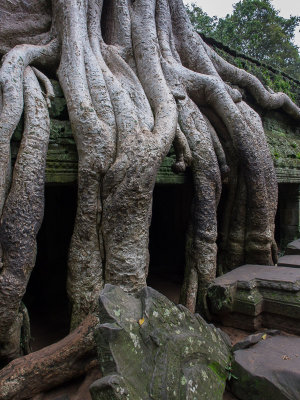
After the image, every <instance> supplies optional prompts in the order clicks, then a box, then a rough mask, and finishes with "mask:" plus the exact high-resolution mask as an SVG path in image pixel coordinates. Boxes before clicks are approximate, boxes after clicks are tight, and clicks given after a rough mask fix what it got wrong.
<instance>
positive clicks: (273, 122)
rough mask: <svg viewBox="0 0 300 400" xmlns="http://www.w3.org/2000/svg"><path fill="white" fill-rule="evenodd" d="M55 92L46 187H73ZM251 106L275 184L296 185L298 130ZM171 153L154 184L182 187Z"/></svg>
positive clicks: (72, 163) (73, 158)
mask: <svg viewBox="0 0 300 400" xmlns="http://www.w3.org/2000/svg"><path fill="white" fill-rule="evenodd" d="M52 83H53V85H54V88H55V95H56V97H55V99H54V100H53V101H52V107H51V109H50V117H51V133H50V142H49V149H48V156H47V167H46V182H47V183H64V184H67V183H74V182H76V179H77V150H76V145H75V142H74V138H73V135H72V130H71V125H70V122H69V120H68V111H67V106H66V101H65V99H64V97H63V93H62V91H61V89H60V87H59V84H58V82H57V81H52ZM247 101H249V102H250V103H253V104H252V106H254V107H255V108H256V109H257V111H258V112H259V113H260V114H261V117H262V120H263V123H264V127H265V132H266V135H267V140H268V143H269V145H270V149H271V153H272V156H273V159H274V163H275V166H276V171H277V177H278V181H279V182H282V183H300V127H299V126H297V125H296V124H295V123H294V122H293V121H292V120H291V118H289V117H288V116H286V115H284V113H282V112H279V111H267V112H266V111H263V110H261V109H259V108H257V106H256V105H255V103H254V102H253V99H251V98H250V99H248V100H247ZM22 123H23V122H22V121H21V122H20V124H19V126H18V127H17V129H16V131H15V134H14V136H13V138H12V141H13V143H12V144H13V145H12V156H13V159H14V158H15V157H16V154H17V149H18V143H19V141H20V139H21V134H22V129H23V126H22ZM174 158H175V155H174V152H173V151H172V149H171V151H170V153H169V154H168V156H167V157H166V158H165V160H164V162H163V164H162V166H161V168H160V170H159V173H158V176H157V183H158V184H182V183H184V181H185V175H184V174H179V175H176V174H174V173H173V172H172V170H171V166H172V164H173V162H174Z"/></svg>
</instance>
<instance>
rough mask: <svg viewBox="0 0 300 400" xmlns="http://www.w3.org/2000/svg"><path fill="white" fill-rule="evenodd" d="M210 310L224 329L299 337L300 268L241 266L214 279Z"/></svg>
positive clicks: (210, 290) (209, 292)
mask: <svg viewBox="0 0 300 400" xmlns="http://www.w3.org/2000/svg"><path fill="white" fill-rule="evenodd" d="M208 299H209V303H210V309H211V312H212V314H213V316H214V317H215V319H217V320H219V321H221V322H222V324H223V325H225V326H232V327H236V328H240V329H245V330H252V331H253V330H258V329H260V328H262V327H265V328H272V329H281V330H283V331H287V332H291V333H296V334H300V269H298V268H288V267H285V268H278V267H274V266H262V265H244V266H242V267H239V268H236V269H235V270H233V271H231V272H229V273H227V274H225V275H223V276H221V277H219V278H217V279H215V281H214V283H213V284H212V285H211V286H210V288H209V290H208Z"/></svg>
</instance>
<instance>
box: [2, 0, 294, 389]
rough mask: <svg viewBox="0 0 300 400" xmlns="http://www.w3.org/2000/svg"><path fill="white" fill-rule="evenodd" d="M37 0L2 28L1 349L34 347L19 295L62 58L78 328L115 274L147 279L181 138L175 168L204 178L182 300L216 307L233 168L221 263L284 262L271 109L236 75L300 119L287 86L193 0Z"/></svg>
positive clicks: (125, 283) (116, 279) (30, 252)
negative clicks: (231, 51)
mask: <svg viewBox="0 0 300 400" xmlns="http://www.w3.org/2000/svg"><path fill="white" fill-rule="evenodd" d="M27 3H28V4H27ZM27 3H26V4H27V5H25V3H24V4H23V3H22V4H20V5H13V3H11V2H7V4H6V5H5V6H0V7H3V8H5V12H7V13H8V15H13V13H18V15H19V14H20V15H23V18H24V20H26V24H25V25H24V30H23V31H22V30H21V31H20V29H19V28H18V29H17V26H16V34H15V38H14V39H12V38H11V35H9V33H7V34H5V31H3V32H2V33H1V32H0V52H1V54H3V57H2V66H1V69H0V83H1V92H0V110H1V115H0V171H1V173H0V212H1V225H0V245H1V248H0V251H1V253H0V257H1V265H0V316H1V326H0V358H1V360H2V363H5V362H7V361H9V360H10V359H13V358H15V357H16V356H18V355H20V354H21V353H22V349H21V347H20V342H21V340H20V335H21V326H22V321H23V316H22V315H23V314H22V313H21V310H22V309H24V307H23V306H22V305H21V304H22V303H21V300H22V297H23V295H24V292H25V290H26V285H27V282H28V279H29V276H30V272H31V270H32V268H33V266H34V263H35V253H36V241H35V240H36V235H37V232H38V230H39V227H40V224H41V222H42V218H43V188H44V170H45V160H46V154H47V143H48V138H49V116H48V112H47V104H49V99H51V96H52V95H53V92H52V89H51V85H50V83H49V80H48V78H47V74H49V73H50V74H53V73H54V71H57V75H58V78H59V81H60V84H61V87H62V89H63V92H64V95H65V98H66V101H67V105H68V112H69V117H70V121H71V125H72V131H73V134H74V137H75V141H76V145H77V150H78V158H79V161H78V208H77V215H76V221H75V227H74V232H73V237H72V242H71V248H70V254H69V274H68V294H69V298H70V301H71V305H72V323H71V328H72V329H75V328H76V327H77V326H79V325H80V324H81V323H82V321H84V320H85V318H86V316H87V315H89V314H94V313H95V312H96V310H97V297H98V294H99V291H100V290H101V288H102V287H103V285H104V283H105V282H109V283H112V284H115V285H119V286H121V287H122V288H123V289H125V290H126V291H128V292H135V291H138V290H139V289H141V288H142V287H144V286H145V285H146V277H147V271H148V264H149V254H148V241H149V225H150V221H151V210H152V193H153V188H154V184H155V179H156V174H157V171H158V168H159V166H160V164H161V162H162V160H163V159H164V157H165V156H166V154H167V153H168V151H169V149H170V147H171V145H172V143H174V148H175V151H176V158H177V159H176V163H175V165H174V169H175V170H177V171H184V170H185V168H186V167H187V166H189V167H190V168H191V171H192V175H193V185H194V198H193V203H192V208H191V213H190V224H189V229H188V232H187V260H186V271H185V280H184V284H183V288H182V296H181V297H182V301H183V303H184V304H186V305H187V306H188V308H189V309H190V310H191V311H194V310H195V308H196V307H197V308H198V309H199V310H200V311H201V312H202V313H204V314H205V312H207V306H206V301H205V298H206V289H207V287H208V285H209V284H210V282H211V281H212V280H213V279H214V277H215V276H216V258H217V246H216V239H217V235H218V230H217V206H218V202H219V199H220V195H221V190H222V179H224V177H226V176H229V193H230V194H229V196H228V203H227V205H226V207H225V209H226V213H225V216H224V218H223V220H224V223H223V229H222V233H221V239H222V243H221V248H222V249H223V251H222V268H223V269H224V270H225V269H231V268H233V267H235V266H238V265H241V264H243V263H245V262H247V263H257V264H272V263H274V262H275V261H276V244H275V241H274V218H275V212H276V208H277V183H276V176H275V171H274V167H273V163H272V160H271V156H270V154H269V150H268V146H267V143H266V138H265V135H264V131H263V127H262V123H261V120H260V117H259V116H258V115H257V114H256V113H255V112H254V111H253V110H252V109H251V108H250V107H249V106H248V105H247V104H246V103H245V102H244V101H243V99H242V95H241V93H240V92H239V90H237V89H233V88H232V87H231V86H232V85H237V86H239V87H242V88H243V89H245V90H248V91H249V92H250V93H252V95H253V96H254V97H255V99H256V101H257V102H258V103H259V104H260V105H261V106H263V107H266V108H270V109H275V108H280V107H281V108H282V109H283V110H284V111H285V112H287V113H288V114H290V115H291V116H292V117H293V118H295V119H297V120H300V110H299V108H297V106H295V104H293V103H292V101H291V100H290V99H289V98H288V97H287V96H286V95H284V94H283V93H279V94H270V93H269V92H268V91H267V90H266V89H265V88H264V87H263V86H262V84H261V83H260V82H259V81H258V80H257V79H256V78H254V77H253V76H251V75H250V74H248V73H246V72H244V71H242V70H240V69H238V68H236V67H234V66H232V65H230V64H228V63H227V62H225V61H224V60H223V59H222V58H220V57H219V56H218V55H216V54H215V53H214V52H213V50H212V49H211V48H210V47H209V46H207V45H206V44H205V43H204V42H203V41H202V39H201V37H200V36H199V35H198V34H197V33H196V32H195V31H194V30H193V28H192V25H191V23H190V21H189V19H188V17H187V14H186V12H185V8H184V5H183V3H182V1H181V0H110V1H108V0H52V9H51V11H50V9H49V6H48V5H47V4H48V3H47V2H43V1H42V2H38V1H37V0H30V1H29V2H27ZM44 3H45V4H44ZM10 4H11V5H10ZM34 10H38V11H39V10H40V11H39V12H40V13H41V15H42V16H43V17H42V18H41V19H40V20H38V19H37V18H35V15H36V14H35V11H34ZM50 20H51V21H52V23H51V27H50V26H49V24H50ZM37 21H38V22H37ZM11 24H12V25H11V26H13V22H11ZM3 29H4V28H3ZM5 29H6V28H5ZM22 43H23V44H22ZM41 71H43V72H41ZM225 81H226V82H225ZM23 109H24V111H25V128H24V133H23V139H22V143H21V146H20V149H19V154H18V158H17V161H16V164H15V166H14V170H13V173H11V171H10V169H11V167H10V166H11V159H10V139H11V136H12V134H13V132H14V130H15V128H16V126H17V124H18V122H19V120H20V118H21V115H22V112H23ZM234 210H235V211H234ZM27 347H28V346H27ZM0 383H1V378H0Z"/></svg>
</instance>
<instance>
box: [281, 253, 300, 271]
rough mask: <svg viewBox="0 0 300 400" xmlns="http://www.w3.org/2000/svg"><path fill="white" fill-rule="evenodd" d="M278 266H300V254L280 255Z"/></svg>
mask: <svg viewBox="0 0 300 400" xmlns="http://www.w3.org/2000/svg"><path fill="white" fill-rule="evenodd" d="M277 265H278V267H290V268H300V255H289V256H283V257H280V258H279V260H278V263H277Z"/></svg>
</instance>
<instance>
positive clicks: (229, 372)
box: [225, 365, 239, 381]
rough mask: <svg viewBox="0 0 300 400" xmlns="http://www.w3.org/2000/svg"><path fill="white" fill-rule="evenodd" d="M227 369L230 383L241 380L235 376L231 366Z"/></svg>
mask: <svg viewBox="0 0 300 400" xmlns="http://www.w3.org/2000/svg"><path fill="white" fill-rule="evenodd" d="M225 369H226V371H227V372H228V377H227V380H228V381H230V380H231V379H239V378H238V377H237V376H235V375H233V373H232V366H231V365H228V366H227V367H226V368H225Z"/></svg>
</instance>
